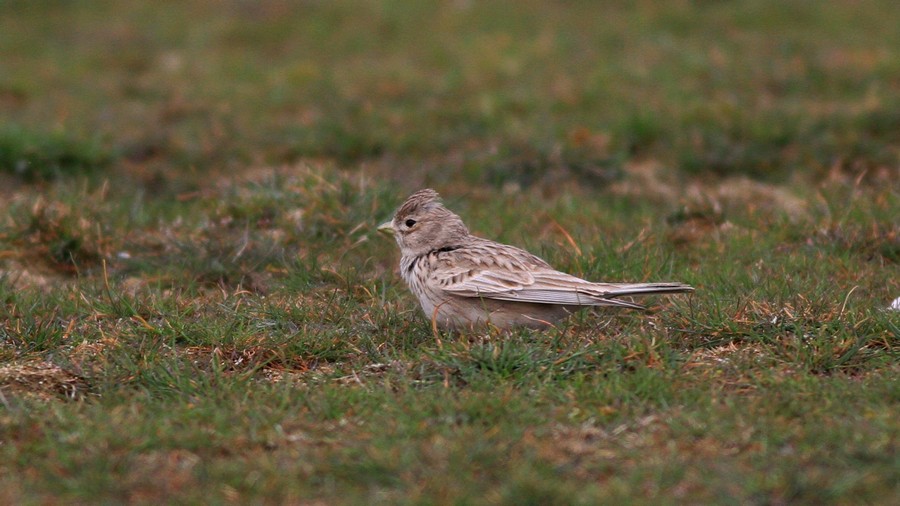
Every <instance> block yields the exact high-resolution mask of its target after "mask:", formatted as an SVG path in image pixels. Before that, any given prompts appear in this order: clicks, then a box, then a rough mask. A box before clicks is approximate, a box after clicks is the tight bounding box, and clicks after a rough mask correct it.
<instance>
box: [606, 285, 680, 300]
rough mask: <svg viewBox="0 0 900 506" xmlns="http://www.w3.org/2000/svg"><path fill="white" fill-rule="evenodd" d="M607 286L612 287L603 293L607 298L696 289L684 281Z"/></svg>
mask: <svg viewBox="0 0 900 506" xmlns="http://www.w3.org/2000/svg"><path fill="white" fill-rule="evenodd" d="M607 286H610V289H609V290H607V291H606V293H604V294H603V297H604V298H607V299H613V298H616V297H626V296H634V295H637V296H641V295H659V294H667V293H684V292H693V291H694V287H692V286H691V285H686V284H684V283H622V284H611V285H607Z"/></svg>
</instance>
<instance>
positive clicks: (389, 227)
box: [378, 221, 394, 235]
mask: <svg viewBox="0 0 900 506" xmlns="http://www.w3.org/2000/svg"><path fill="white" fill-rule="evenodd" d="M378 231H379V232H381V233H382V234H387V235H394V225H393V224H392V223H391V222H390V221H386V222H384V223H382V224H381V225H378Z"/></svg>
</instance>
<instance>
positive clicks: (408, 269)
mask: <svg viewBox="0 0 900 506" xmlns="http://www.w3.org/2000/svg"><path fill="white" fill-rule="evenodd" d="M378 230H380V231H382V232H386V233H389V234H391V235H393V236H394V237H395V238H396V240H397V244H399V245H400V252H401V255H402V256H401V258H400V274H401V275H402V276H403V279H404V280H405V281H406V283H407V284H408V285H409V288H410V290H411V291H412V292H413V294H414V295H415V296H416V297H417V298H418V299H419V303H420V304H421V305H422V309H423V310H424V311H425V315H426V316H427V317H428V318H431V319H433V321H434V322H435V323H436V324H437V326H438V327H440V328H445V329H447V328H451V329H459V328H472V327H475V326H481V325H485V324H490V325H492V326H495V327H499V328H502V329H506V328H511V327H517V326H526V327H533V328H544V327H548V326H551V325H552V324H554V323H556V322H558V321H560V320H562V319H563V318H565V317H566V316H568V315H569V314H571V313H572V312H574V311H577V310H578V309H580V308H581V307H584V306H618V307H627V308H635V309H642V306H640V305H638V304H634V303H632V302H627V301H624V300H619V299H618V297H623V296H632V295H649V294H666V293H678V292H690V291H693V288H692V287H690V286H688V285H685V284H682V283H592V282H590V281H585V280H583V279H581V278H578V277H575V276H572V275H570V274H566V273H564V272H560V271H557V270H555V269H553V268H552V267H550V265H549V264H547V262H545V261H543V260H541V259H540V258H538V257H536V256H534V255H532V254H531V253H528V252H527V251H524V250H521V249H519V248H516V247H514V246H508V245H506V244H500V243H497V242H494V241H489V240H487V239H482V238H480V237H475V236H473V235H471V234H469V229H468V228H466V225H465V224H464V223H463V221H462V219H461V218H460V217H459V216H457V215H456V214H454V213H453V212H451V211H450V210H448V209H447V208H446V207H444V206H443V205H442V204H441V202H440V200H439V197H438V194H437V192H435V191H434V190H430V189H425V190H420V191H418V192H416V193H413V194H412V195H410V196H409V198H408V199H406V202H404V203H403V205H402V206H400V209H398V210H397V212H396V214H394V218H393V219H392V220H391V221H389V222H387V223H384V224H382V225H381V226H379V227H378Z"/></svg>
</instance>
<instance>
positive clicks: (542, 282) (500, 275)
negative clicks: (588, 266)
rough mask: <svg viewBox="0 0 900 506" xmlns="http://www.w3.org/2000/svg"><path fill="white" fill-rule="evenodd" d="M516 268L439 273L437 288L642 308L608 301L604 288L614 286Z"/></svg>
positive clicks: (486, 295)
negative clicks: (439, 279)
mask: <svg viewBox="0 0 900 506" xmlns="http://www.w3.org/2000/svg"><path fill="white" fill-rule="evenodd" d="M517 267H519V268H516V269H509V268H506V269H497V268H493V269H492V268H482V269H477V270H473V269H469V270H463V269H459V270H458V271H451V272H446V273H443V274H449V276H446V275H445V276H441V278H442V282H439V284H440V285H442V286H441V288H442V289H443V290H444V291H446V292H449V293H452V294H454V295H460V296H463V297H483V298H486V299H496V300H508V301H514V302H530V303H535V304H560V305H567V306H621V307H629V308H635V309H640V308H642V307H643V306H640V305H638V304H634V303H631V302H626V301H621V300H616V299H611V298H609V297H610V296H609V295H607V291H608V290H607V288H609V290H610V291H611V290H613V288H614V285H602V284H596V283H590V282H588V281H585V280H583V279H580V278H577V277H575V276H572V275H569V274H565V273H563V272H559V271H555V270H552V269H537V270H534V271H529V270H527V269H526V268H524V267H523V266H517ZM621 295H625V294H621ZM615 296H618V295H615Z"/></svg>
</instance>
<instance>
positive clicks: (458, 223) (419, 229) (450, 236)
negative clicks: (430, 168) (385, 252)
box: [378, 189, 469, 256]
mask: <svg viewBox="0 0 900 506" xmlns="http://www.w3.org/2000/svg"><path fill="white" fill-rule="evenodd" d="M378 231H379V232H384V233H387V234H389V235H393V236H394V239H396V240H397V244H399V245H400V251H401V252H402V254H403V255H404V256H407V255H413V256H419V255H424V254H426V253H428V252H430V251H434V250H438V249H441V248H445V247H452V246H458V245H459V244H460V243H461V242H462V241H463V240H465V239H466V238H467V237H468V236H469V229H467V228H466V225H465V224H464V223H463V221H462V219H461V218H460V217H459V216H457V215H456V214H454V213H453V212H452V211H450V210H449V209H447V208H446V207H444V206H443V204H441V202H440V197H439V195H438V193H437V192H436V191H434V190H432V189H425V190H419V191H417V192H416V193H413V194H412V195H410V196H409V198H407V199H406V202H404V203H403V205H402V206H400V209H398V210H397V212H396V213H395V214H394V218H393V219H392V220H390V221H388V222H385V223H382V224H381V225H380V226H379V227H378Z"/></svg>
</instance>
